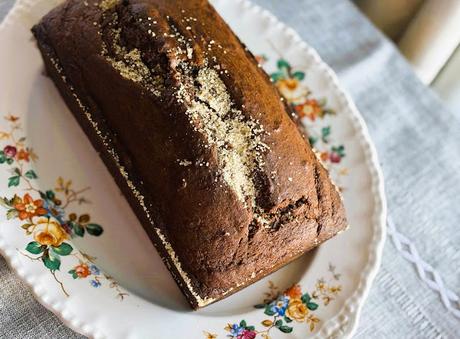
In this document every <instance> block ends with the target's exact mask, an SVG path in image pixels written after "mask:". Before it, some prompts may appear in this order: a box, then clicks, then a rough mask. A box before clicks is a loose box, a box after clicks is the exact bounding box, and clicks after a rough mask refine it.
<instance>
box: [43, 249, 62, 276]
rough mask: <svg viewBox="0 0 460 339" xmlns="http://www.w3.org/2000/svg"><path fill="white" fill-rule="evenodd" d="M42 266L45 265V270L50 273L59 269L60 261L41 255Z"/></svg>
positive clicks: (53, 257)
mask: <svg viewBox="0 0 460 339" xmlns="http://www.w3.org/2000/svg"><path fill="white" fill-rule="evenodd" d="M42 260H43V264H45V266H46V268H48V269H49V270H50V271H52V272H54V271H58V270H59V268H60V267H61V259H59V257H58V256H50V255H49V254H48V253H47V254H46V255H43V257H42Z"/></svg>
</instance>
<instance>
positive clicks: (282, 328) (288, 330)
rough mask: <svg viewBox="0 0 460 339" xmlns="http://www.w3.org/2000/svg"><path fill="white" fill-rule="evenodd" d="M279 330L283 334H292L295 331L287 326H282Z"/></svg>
mask: <svg viewBox="0 0 460 339" xmlns="http://www.w3.org/2000/svg"><path fill="white" fill-rule="evenodd" d="M278 328H279V330H280V331H281V332H283V333H291V332H292V330H293V328H292V327H290V326H286V325H284V326H280V327H278Z"/></svg>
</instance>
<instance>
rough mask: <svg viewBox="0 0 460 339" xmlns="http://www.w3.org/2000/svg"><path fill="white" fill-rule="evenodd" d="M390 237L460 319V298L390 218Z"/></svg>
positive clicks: (422, 277)
mask: <svg viewBox="0 0 460 339" xmlns="http://www.w3.org/2000/svg"><path fill="white" fill-rule="evenodd" d="M387 225H388V228H387V232H388V235H389V236H390V237H391V240H392V241H393V244H394V245H395V247H396V249H397V250H398V251H399V252H400V253H401V255H402V256H403V258H404V259H406V260H408V261H410V262H411V263H413V264H414V265H415V268H416V269H417V273H418V276H419V277H420V279H421V280H422V281H423V282H424V283H426V284H427V285H428V287H429V288H431V289H432V290H434V291H436V292H438V294H439V296H440V297H441V301H442V303H443V304H444V306H445V307H446V308H447V310H448V311H449V312H451V313H452V314H453V315H454V316H455V317H457V318H460V298H459V296H458V295H457V294H455V293H454V292H453V291H452V290H450V289H449V288H448V287H446V286H445V285H444V280H443V279H442V277H441V275H440V274H439V272H438V271H436V270H435V269H434V268H433V266H431V265H430V264H428V263H427V262H426V261H424V260H423V259H422V258H421V257H420V255H419V253H418V251H417V248H416V247H415V245H414V243H413V242H412V241H411V240H410V239H408V238H407V237H406V236H405V235H404V234H402V233H400V232H399V231H397V230H396V226H395V224H394V222H393V220H392V219H391V218H390V217H388V223H387Z"/></svg>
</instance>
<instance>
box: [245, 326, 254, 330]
mask: <svg viewBox="0 0 460 339" xmlns="http://www.w3.org/2000/svg"><path fill="white" fill-rule="evenodd" d="M246 329H247V330H248V331H255V330H256V328H255V327H254V326H246Z"/></svg>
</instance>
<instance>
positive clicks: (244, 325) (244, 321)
mask: <svg viewBox="0 0 460 339" xmlns="http://www.w3.org/2000/svg"><path fill="white" fill-rule="evenodd" d="M246 326H247V324H246V320H244V319H243V320H241V321H240V327H246Z"/></svg>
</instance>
